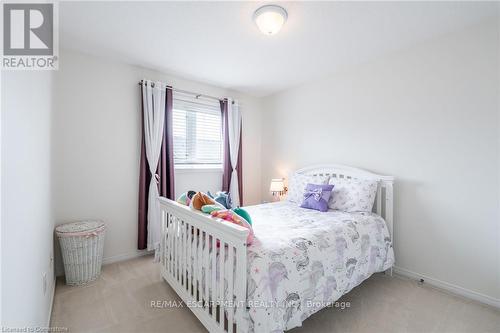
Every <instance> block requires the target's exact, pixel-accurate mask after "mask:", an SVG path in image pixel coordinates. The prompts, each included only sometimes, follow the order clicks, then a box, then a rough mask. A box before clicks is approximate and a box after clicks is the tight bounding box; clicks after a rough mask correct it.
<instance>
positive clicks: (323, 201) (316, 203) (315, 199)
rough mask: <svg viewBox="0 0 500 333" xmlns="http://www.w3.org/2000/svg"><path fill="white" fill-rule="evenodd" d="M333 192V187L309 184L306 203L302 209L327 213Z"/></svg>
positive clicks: (306, 190)
mask: <svg viewBox="0 0 500 333" xmlns="http://www.w3.org/2000/svg"><path fill="white" fill-rule="evenodd" d="M332 190H333V185H317V184H307V186H306V189H305V190H304V201H303V202H302V204H301V205H300V207H302V208H307V209H314V210H319V211H320V212H326V211H327V210H328V200H329V199H330V195H332Z"/></svg>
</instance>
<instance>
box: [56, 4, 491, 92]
mask: <svg viewBox="0 0 500 333" xmlns="http://www.w3.org/2000/svg"><path fill="white" fill-rule="evenodd" d="M262 4H264V3H263V2H147V3H145V2H141V3H138V2H119V3H117V2H87V3H85V2H62V3H60V9H59V16H60V45H61V47H64V48H69V49H76V50H81V51H83V52H86V53H90V54H96V55H100V56H105V57H111V58H116V59H119V60H121V61H125V62H128V63H131V64H136V65H140V66H143V67H148V68H152V69H157V70H161V71H164V72H167V73H172V74H176V75H180V76H183V77H185V78H189V79H195V80H198V81H202V82H207V83H212V84H216V85H218V86H221V87H225V88H231V89H235V90H238V91H242V92H246V93H249V94H252V95H256V96H264V95H268V94H272V93H274V92H277V91H280V90H283V89H286V88H288V87H291V86H295V85H299V84H301V83H303V82H306V81H310V80H314V79H317V78H321V77H325V76H327V75H329V74H332V73H334V72H336V71H339V70H341V69H343V68H345V67H346V66H351V65H354V64H358V63H362V62H366V61H369V60H370V59H373V58H375V57H378V56H381V55H383V54H386V53H388V52H392V51H394V50H397V49H401V48H404V47H407V46H409V45H411V44H415V43H418V42H421V41H424V40H426V39H429V38H432V37H434V36H437V35H441V34H445V33H447V32H451V31H453V30H457V29H461V28H463V27H466V26H468V25H472V24H475V23H478V22H479V21H481V20H484V19H486V18H487V17H490V16H494V15H497V13H498V4H497V3H494V2H490V3H477V2H476V3H473V2H383V3H375V2H364V3H362V2H335V3H334V2H281V5H282V6H283V7H285V8H286V9H287V11H288V21H287V23H286V24H285V26H284V27H283V29H282V30H281V31H280V33H278V34H277V35H274V36H266V35H263V34H262V33H260V32H259V30H258V29H257V27H256V26H255V25H254V23H253V21H252V14H253V12H254V10H255V9H257V8H258V7H259V6H261V5H262Z"/></svg>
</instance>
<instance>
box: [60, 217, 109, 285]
mask: <svg viewBox="0 0 500 333" xmlns="http://www.w3.org/2000/svg"><path fill="white" fill-rule="evenodd" d="M105 233H106V226H105V225H104V223H103V222H102V221H79V222H71V223H65V224H61V225H59V226H57V227H56V235H57V238H58V239H59V244H61V252H62V257H63V262H64V272H65V274H66V284H68V285H82V284H86V283H89V282H92V281H94V280H95V279H97V278H98V277H99V275H100V274H101V264H102V250H103V247H104V235H105Z"/></svg>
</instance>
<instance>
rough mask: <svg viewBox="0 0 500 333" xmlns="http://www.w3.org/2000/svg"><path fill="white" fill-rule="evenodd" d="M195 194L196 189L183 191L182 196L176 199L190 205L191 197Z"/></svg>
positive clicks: (182, 203)
mask: <svg viewBox="0 0 500 333" xmlns="http://www.w3.org/2000/svg"><path fill="white" fill-rule="evenodd" d="M195 194H196V192H195V191H187V192H185V193H182V194H181V196H180V197H178V198H177V200H176V201H177V202H178V203H180V204H181V205H185V206H189V204H190V203H191V199H192V198H193V196H194V195H195Z"/></svg>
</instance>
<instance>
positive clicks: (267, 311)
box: [159, 165, 394, 332]
mask: <svg viewBox="0 0 500 333" xmlns="http://www.w3.org/2000/svg"><path fill="white" fill-rule="evenodd" d="M297 173H299V174H306V175H328V176H329V177H338V178H354V179H370V180H374V179H376V180H377V181H378V184H379V185H378V188H377V196H376V199H375V204H374V207H373V212H363V213H360V212H356V213H345V212H340V211H328V212H318V211H315V210H309V209H304V208H300V207H299V206H298V205H297V204H294V203H290V202H286V201H283V202H277V203H268V204H262V205H256V206H247V207H245V209H246V210H247V211H248V212H249V213H250V215H251V216H252V220H253V230H254V233H255V240H254V242H253V243H252V244H251V245H248V246H247V244H246V240H247V234H248V230H247V229H245V228H243V227H240V226H238V225H235V224H231V223H228V222H225V221H214V219H212V218H211V217H209V216H207V215H204V214H201V213H199V212H196V211H193V210H191V209H189V208H188V207H186V206H182V205H180V204H178V203H176V202H174V201H171V200H168V199H166V198H160V199H159V200H160V211H161V221H162V223H161V226H162V238H161V255H160V263H161V274H162V276H163V277H164V278H165V280H166V281H167V282H168V283H169V284H170V286H171V287H172V288H173V289H174V290H175V291H176V292H177V293H178V295H179V296H180V297H181V298H182V299H183V301H184V302H185V303H186V305H187V306H189V308H190V309H191V310H192V311H193V313H194V314H195V315H196V316H197V317H198V319H199V320H200V321H201V322H202V323H203V325H204V326H205V327H206V328H207V330H208V331H210V332H235V331H236V332H283V331H286V330H289V329H292V328H294V327H297V326H300V325H301V324H302V322H303V321H304V320H305V319H306V318H308V317H309V316H311V315H312V314H314V313H315V312H317V311H319V310H321V309H322V308H325V307H327V306H329V305H331V304H332V303H333V302H335V301H336V300H337V299H339V298H340V297H341V296H342V295H344V294H346V293H348V292H349V291H350V290H351V289H352V288H354V287H355V286H357V285H359V284H360V283H362V282H363V281H364V280H365V279H367V278H368V277H369V276H371V275H372V274H373V273H375V272H382V271H386V270H388V272H389V274H392V271H391V267H392V266H393V264H394V253H393V249H392V246H393V242H392V239H391V237H392V228H393V213H392V203H393V191H392V188H393V181H394V180H393V178H392V177H388V176H380V175H376V174H373V173H370V172H368V171H364V170H360V169H356V168H351V167H346V166H338V165H326V166H314V167H309V168H304V169H301V170H298V171H297ZM221 277H222V278H221Z"/></svg>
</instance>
